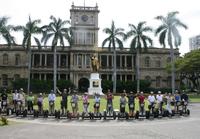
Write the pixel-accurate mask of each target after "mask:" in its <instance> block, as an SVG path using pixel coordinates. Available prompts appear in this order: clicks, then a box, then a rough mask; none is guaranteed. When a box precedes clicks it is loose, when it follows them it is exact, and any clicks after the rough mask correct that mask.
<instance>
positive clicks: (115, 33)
mask: <svg viewBox="0 0 200 139" xmlns="http://www.w3.org/2000/svg"><path fill="white" fill-rule="evenodd" d="M123 31H124V29H123V28H116V27H115V23H114V21H112V24H111V28H105V29H104V30H103V32H105V33H106V34H108V37H107V38H106V39H105V40H104V41H103V42H102V47H104V46H105V45H106V43H108V48H109V50H111V49H113V63H114V69H113V92H114V93H116V75H117V73H116V46H117V45H118V46H119V48H120V49H123V42H122V41H121V40H120V38H119V37H122V38H124V37H125V33H124V32H123Z"/></svg>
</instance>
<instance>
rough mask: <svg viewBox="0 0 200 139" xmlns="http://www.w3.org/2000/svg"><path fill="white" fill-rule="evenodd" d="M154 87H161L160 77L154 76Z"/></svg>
mask: <svg viewBox="0 0 200 139" xmlns="http://www.w3.org/2000/svg"><path fill="white" fill-rule="evenodd" d="M156 87H161V77H160V76H158V77H156Z"/></svg>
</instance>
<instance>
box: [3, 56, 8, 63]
mask: <svg viewBox="0 0 200 139" xmlns="http://www.w3.org/2000/svg"><path fill="white" fill-rule="evenodd" d="M3 65H8V54H4V55H3Z"/></svg>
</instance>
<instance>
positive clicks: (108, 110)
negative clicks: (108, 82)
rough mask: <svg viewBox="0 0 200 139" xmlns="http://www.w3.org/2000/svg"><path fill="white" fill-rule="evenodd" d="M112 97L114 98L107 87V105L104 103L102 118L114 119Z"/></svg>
mask: <svg viewBox="0 0 200 139" xmlns="http://www.w3.org/2000/svg"><path fill="white" fill-rule="evenodd" d="M113 99H114V96H113V94H112V93H111V92H110V89H108V92H107V95H106V100H107V105H106V111H104V119H106V118H107V117H110V118H113V119H116V113H115V112H114V110H113Z"/></svg>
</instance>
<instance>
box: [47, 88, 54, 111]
mask: <svg viewBox="0 0 200 139" xmlns="http://www.w3.org/2000/svg"><path fill="white" fill-rule="evenodd" d="M48 101H49V113H50V115H53V114H54V112H55V111H54V110H55V101H56V95H55V93H54V92H53V90H51V91H50V93H49V96H48Z"/></svg>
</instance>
